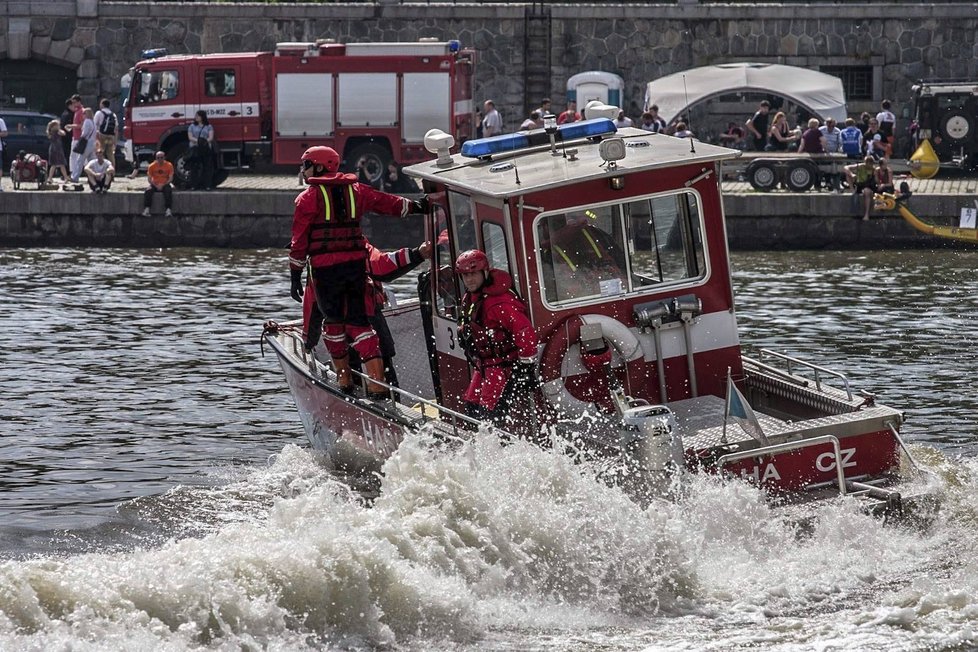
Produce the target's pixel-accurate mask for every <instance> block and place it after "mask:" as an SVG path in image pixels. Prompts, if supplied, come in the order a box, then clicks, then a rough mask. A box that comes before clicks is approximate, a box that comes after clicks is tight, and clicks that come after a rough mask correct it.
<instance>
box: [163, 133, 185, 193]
mask: <svg viewBox="0 0 978 652" xmlns="http://www.w3.org/2000/svg"><path fill="white" fill-rule="evenodd" d="M188 149H190V144H189V143H188V142H187V141H183V142H181V143H177V144H175V145H173V146H172V147H170V149H168V150H166V160H168V161H169V162H170V163H173V185H174V186H176V187H177V188H186V187H187V186H189V185H190V170H189V169H188V167H187V156H186V154H187V150H188Z"/></svg>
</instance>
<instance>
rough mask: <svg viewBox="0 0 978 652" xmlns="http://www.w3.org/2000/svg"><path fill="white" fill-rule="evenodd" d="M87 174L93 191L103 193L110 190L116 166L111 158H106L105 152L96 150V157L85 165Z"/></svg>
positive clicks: (97, 193) (98, 193)
mask: <svg viewBox="0 0 978 652" xmlns="http://www.w3.org/2000/svg"><path fill="white" fill-rule="evenodd" d="M85 176H86V177H88V185H89V187H91V189H92V192H94V193H95V194H96V195H101V194H103V193H106V192H108V191H109V186H111V185H112V179H114V178H115V168H114V167H113V166H112V163H111V162H109V159H107V158H105V153H104V152H102V151H101V150H99V151H97V152H95V158H93V159H92V160H91V161H89V162H88V164H87V165H86V166H85Z"/></svg>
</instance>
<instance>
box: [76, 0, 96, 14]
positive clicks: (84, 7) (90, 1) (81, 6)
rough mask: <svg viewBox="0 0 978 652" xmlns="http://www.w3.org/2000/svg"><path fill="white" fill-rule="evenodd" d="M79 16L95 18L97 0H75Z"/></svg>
mask: <svg viewBox="0 0 978 652" xmlns="http://www.w3.org/2000/svg"><path fill="white" fill-rule="evenodd" d="M76 2H77V10H76V11H77V15H78V17H79V18H97V17H98V0H76Z"/></svg>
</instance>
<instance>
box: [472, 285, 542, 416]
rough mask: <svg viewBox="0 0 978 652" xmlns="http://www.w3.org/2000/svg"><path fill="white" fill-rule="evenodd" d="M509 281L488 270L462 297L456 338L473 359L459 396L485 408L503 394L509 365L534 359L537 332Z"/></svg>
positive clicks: (524, 305)
mask: <svg viewBox="0 0 978 652" xmlns="http://www.w3.org/2000/svg"><path fill="white" fill-rule="evenodd" d="M512 284H513V280H512V278H511V277H510V275H509V274H507V273H506V272H504V271H502V270H499V269H492V270H490V271H489V279H488V280H487V281H486V283H485V284H484V285H483V286H482V288H481V289H480V290H478V291H477V292H474V293H473V292H466V293H465V297H464V298H463V299H462V312H461V315H462V317H461V320H460V324H459V339H460V340H461V341H467V345H466V349H467V351H468V352H469V353H470V354H471V355H472V356H473V357H474V358H475V359H474V360H473V363H474V365H475V371H474V372H473V374H472V381H471V382H470V383H469V387H468V389H466V390H465V395H464V396H463V398H464V399H465V400H466V401H468V402H470V403H478V404H479V405H482V406H483V407H485V408H487V409H489V410H492V409H494V408H495V407H496V404H497V403H498V402H499V398H500V397H501V396H502V395H503V390H504V389H505V388H506V383H507V382H508V381H509V376H510V374H511V373H512V369H513V364H514V363H515V362H516V361H517V360H519V361H522V362H535V361H536V355H537V344H538V342H539V340H538V339H537V333H536V331H535V330H534V329H533V324H531V323H530V318H529V317H528V316H527V313H528V311H527V308H526V304H524V303H523V301H522V300H520V298H519V297H517V296H516V293H515V292H513V291H511V289H510V288H511V287H512Z"/></svg>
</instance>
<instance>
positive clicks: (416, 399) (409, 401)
mask: <svg viewBox="0 0 978 652" xmlns="http://www.w3.org/2000/svg"><path fill="white" fill-rule="evenodd" d="M283 333H284V334H285V335H287V336H289V340H290V341H291V343H292V347H291V348H292V355H293V356H295V357H296V358H298V359H300V360H302V362H303V364H305V365H306V368H307V369H308V370H309V373H310V374H311V375H313V376H319V377H320V378H323V379H326V380H328V378H327V376H326V370H327V369H328V366H327V365H325V364H324V363H323V362H322V361H321V360H319V358H317V357H316V353H315V351H307V350H306V347H304V346H303V345H302V339H301V337H300V336H299V335H298V334H296V333H293V332H289V331H283ZM350 371H351V372H352V373H353V375H354V376H355V377H356V378H358V379H359V382H360V384H361V385H363V384H364V383H366V382H368V381H369V382H372V383H376V384H378V385H381V386H383V387H385V388H386V389H387V391H389V392H391V394H392V396H393V397H395V398H396V399H400V400H397V401H396V402H397V403H400V404H401V405H405V406H406V405H412V406H416V407H414V408H412V409H411V415H410V416H408V415H407V414H405V411H404V410H398V411H397V415H398V416H399V417H401V418H402V419H403V420H404V421H409V422H410V423H409V424H406V425H410V426H411V427H420V426H423V425H425V424H427V423H429V422H438V423H440V424H442V425H445V426H447V427H449V428H451V434H452V436H454V437H456V438H458V439H465V438H466V437H465V434H466V433H469V432H472V431H474V430H478V429H479V428H480V427H481V426H484V425H485V422H483V421H479V420H478V419H473V418H472V417H470V416H468V415H466V414H462V413H461V412H456V411H455V410H452V409H451V408H447V407H445V406H444V405H439V404H438V403H436V402H434V401H432V400H429V399H426V398H423V397H421V396H418V395H417V394H413V393H411V392H409V391H407V390H404V389H401V388H400V387H394V386H393V385H390V384H388V383H385V382H382V381H379V380H374V379H371V378H370V377H369V376H368V375H367V374H365V373H362V372H360V371H357V370H356V369H351V370H350ZM460 424H466V427H464V428H463V427H462V426H460ZM460 430H461V431H463V432H460ZM447 434H448V433H445V432H442V433H440V435H441V436H447Z"/></svg>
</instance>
